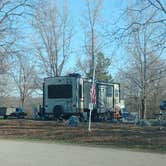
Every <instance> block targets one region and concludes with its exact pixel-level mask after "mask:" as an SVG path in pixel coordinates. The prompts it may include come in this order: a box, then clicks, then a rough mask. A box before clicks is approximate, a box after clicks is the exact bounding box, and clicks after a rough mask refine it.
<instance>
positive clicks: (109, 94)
mask: <svg viewBox="0 0 166 166" xmlns="http://www.w3.org/2000/svg"><path fill="white" fill-rule="evenodd" d="M91 87H92V80H88V79H85V78H82V77H81V76H80V75H78V74H70V75H68V76H57V77H49V78H45V79H44V84H43V109H42V110H41V111H40V116H43V117H44V118H66V119H67V118H68V117H70V116H71V115H78V116H80V117H84V118H85V117H88V113H89V103H90V102H91V97H90V89H91ZM95 90H96V104H95V105H94V107H93V111H92V119H98V118H100V116H103V115H104V114H105V113H107V112H108V111H109V110H110V109H111V108H114V106H115V104H117V103H119V102H120V84H119V83H108V82H100V81H95ZM85 119H86V118H85Z"/></svg>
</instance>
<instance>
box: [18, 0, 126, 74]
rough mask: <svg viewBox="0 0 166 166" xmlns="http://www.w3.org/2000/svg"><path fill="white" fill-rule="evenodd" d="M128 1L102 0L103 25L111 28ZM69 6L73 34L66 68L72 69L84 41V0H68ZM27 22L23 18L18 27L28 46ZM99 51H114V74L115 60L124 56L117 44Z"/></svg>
mask: <svg viewBox="0 0 166 166" xmlns="http://www.w3.org/2000/svg"><path fill="white" fill-rule="evenodd" d="M61 1H62V0H59V2H61ZM128 2H129V1H128V0H103V8H102V14H101V15H102V16H101V17H102V18H103V19H104V21H106V22H107V24H106V25H105V26H107V27H110V28H111V26H112V24H113V23H115V22H116V20H117V19H118V18H119V16H120V15H121V14H122V12H123V10H124V9H125V8H126V6H127V3H128ZM69 8H70V14H71V18H72V21H73V26H74V36H73V39H72V48H73V54H72V57H71V58H70V59H69V61H68V62H67V70H71V71H72V69H73V63H74V65H75V63H76V61H77V58H76V56H78V52H79V51H80V47H81V46H83V41H84V34H83V30H82V28H81V24H80V19H81V17H82V14H83V11H84V10H85V0H69ZM28 24H29V23H28V22H27V20H26V19H23V20H22V21H21V26H20V28H21V31H23V35H25V42H24V43H22V44H23V45H25V47H27V46H28V47H29V48H30V47H31V41H28V38H32V37H33V35H34V34H33V33H32V32H31V27H30V26H29V25H28ZM101 27H102V26H101ZM101 51H102V52H103V53H104V54H105V56H108V57H110V55H112V53H115V52H116V54H115V56H114V57H113V60H112V61H113V63H112V66H111V73H112V74H113V75H115V73H116V72H117V71H118V65H119V63H116V62H119V61H120V60H119V59H121V57H123V56H124V55H123V54H122V51H121V49H120V48H118V49H117V46H116V45H115V44H112V45H110V46H109V47H107V48H105V49H103V50H101ZM81 54H82V53H81ZM120 65H122V64H120Z"/></svg>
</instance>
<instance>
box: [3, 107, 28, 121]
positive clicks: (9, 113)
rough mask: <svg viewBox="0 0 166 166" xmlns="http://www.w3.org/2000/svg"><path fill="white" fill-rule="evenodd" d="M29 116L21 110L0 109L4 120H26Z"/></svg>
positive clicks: (12, 108) (11, 108)
mask: <svg viewBox="0 0 166 166" xmlns="http://www.w3.org/2000/svg"><path fill="white" fill-rule="evenodd" d="M26 115H27V114H26V113H25V112H24V111H23V110H22V109H21V108H14V107H0V116H2V117H3V118H4V119H6V118H8V117H14V118H18V119H21V118H24V117H25V116H26Z"/></svg>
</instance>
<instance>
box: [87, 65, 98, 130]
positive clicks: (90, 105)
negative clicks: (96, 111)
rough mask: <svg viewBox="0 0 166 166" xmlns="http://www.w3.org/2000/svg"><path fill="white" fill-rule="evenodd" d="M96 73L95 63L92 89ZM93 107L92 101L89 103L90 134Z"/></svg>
mask: <svg viewBox="0 0 166 166" xmlns="http://www.w3.org/2000/svg"><path fill="white" fill-rule="evenodd" d="M95 71H96V66H95V63H94V66H93V77H92V87H93V86H94V84H95ZM92 87H91V88H92ZM93 106H94V104H93V103H92V101H91V103H89V110H90V111H89V126H88V131H89V132H91V116H92V110H93Z"/></svg>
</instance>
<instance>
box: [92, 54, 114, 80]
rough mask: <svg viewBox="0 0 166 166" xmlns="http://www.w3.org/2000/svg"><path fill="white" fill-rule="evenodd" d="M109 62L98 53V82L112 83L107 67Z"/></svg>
mask: <svg viewBox="0 0 166 166" xmlns="http://www.w3.org/2000/svg"><path fill="white" fill-rule="evenodd" d="M110 65H111V60H110V59H109V58H106V57H105V56H104V54H103V53H101V52H100V53H98V55H97V60H96V75H95V76H96V79H97V80H100V81H110V82H111V81H112V77H111V74H110V73H109V67H110Z"/></svg>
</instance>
